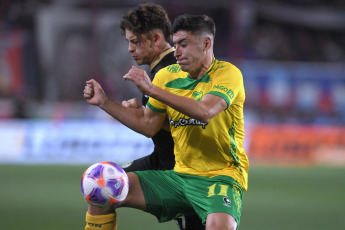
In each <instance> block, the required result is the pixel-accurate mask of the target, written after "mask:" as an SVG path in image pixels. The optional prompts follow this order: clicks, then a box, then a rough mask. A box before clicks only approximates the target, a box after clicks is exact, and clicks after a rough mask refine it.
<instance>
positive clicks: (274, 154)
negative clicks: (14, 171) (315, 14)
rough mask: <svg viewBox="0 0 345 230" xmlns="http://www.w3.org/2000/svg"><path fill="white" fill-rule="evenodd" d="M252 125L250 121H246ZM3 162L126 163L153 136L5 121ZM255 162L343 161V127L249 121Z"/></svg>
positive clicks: (84, 123) (144, 150) (145, 149)
mask: <svg viewBox="0 0 345 230" xmlns="http://www.w3.org/2000/svg"><path fill="white" fill-rule="evenodd" d="M247 124H248V123H247ZM0 145H1V148H0V163H15V164H90V163H94V162H98V161H104V160H109V161H114V162H116V163H118V164H125V163H128V162H130V161H132V160H134V159H137V158H140V157H143V156H145V155H148V154H150V153H151V152H152V150H153V144H152V140H151V139H150V138H147V137H145V136H143V135H140V134H138V133H136V132H134V131H132V130H130V129H128V128H127V127H125V126H123V125H122V124H120V123H118V122H114V121H112V120H109V121H108V120H98V121H96V120H93V119H89V120H36V121H34V120H2V121H0ZM244 147H245V150H246V153H247V154H248V157H249V161H250V164H251V165H253V166H261V165H262V166H313V165H332V166H345V127H344V126H331V125H327V126H326V125H286V124H258V123H256V124H255V123H254V124H248V125H246V138H245V143H244Z"/></svg>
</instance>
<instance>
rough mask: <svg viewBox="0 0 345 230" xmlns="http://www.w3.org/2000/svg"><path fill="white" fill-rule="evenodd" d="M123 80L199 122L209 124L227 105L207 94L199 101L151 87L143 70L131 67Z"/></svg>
mask: <svg viewBox="0 0 345 230" xmlns="http://www.w3.org/2000/svg"><path fill="white" fill-rule="evenodd" d="M124 79H125V80H131V81H133V82H134V84H135V85H136V86H137V88H138V89H139V90H140V91H141V92H142V93H143V94H145V95H148V96H150V97H152V98H155V99H156V100H159V101H161V102H163V103H164V104H166V105H168V106H170V107H172V108H174V109H176V110H177V111H179V112H181V113H183V114H185V115H187V116H190V117H193V118H195V119H197V120H199V121H201V122H205V123H206V122H209V121H210V120H211V119H212V118H213V117H215V116H216V115H218V114H219V113H220V112H222V111H224V110H225V109H226V108H227V107H228V104H227V102H226V101H225V100H224V99H223V98H222V97H219V96H216V95H213V94H207V95H205V96H204V97H203V99H202V100H201V101H196V100H193V99H191V98H186V97H183V96H178V95H176V94H173V93H170V92H168V91H166V90H164V89H161V88H159V87H157V86H155V85H153V84H152V83H151V81H150V79H149V78H148V76H147V74H146V72H145V71H144V70H141V69H138V68H136V67H132V69H131V70H130V71H129V72H128V74H126V75H125V76H124Z"/></svg>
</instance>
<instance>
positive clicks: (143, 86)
mask: <svg viewBox="0 0 345 230" xmlns="http://www.w3.org/2000/svg"><path fill="white" fill-rule="evenodd" d="M123 79H124V80H130V81H132V82H133V83H134V84H135V85H136V87H137V88H138V89H139V90H140V92H141V93H142V94H144V95H148V96H150V91H151V89H152V88H153V87H154V86H153V84H152V82H151V79H150V78H149V76H148V75H147V73H146V71H145V70H143V69H139V68H137V67H135V66H132V69H130V70H129V72H128V73H127V74H126V75H125V76H123Z"/></svg>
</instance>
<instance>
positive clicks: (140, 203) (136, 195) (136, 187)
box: [120, 172, 146, 211]
mask: <svg viewBox="0 0 345 230" xmlns="http://www.w3.org/2000/svg"><path fill="white" fill-rule="evenodd" d="M127 176H128V180H129V191H128V195H127V197H126V199H125V200H124V201H123V203H122V204H121V205H120V206H122V207H131V208H137V209H140V210H143V211H145V209H146V203H145V197H144V193H143V191H142V188H141V185H140V181H139V178H138V176H137V175H136V174H135V173H132V172H129V173H127Z"/></svg>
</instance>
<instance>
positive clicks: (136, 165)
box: [124, 52, 176, 172]
mask: <svg viewBox="0 0 345 230" xmlns="http://www.w3.org/2000/svg"><path fill="white" fill-rule="evenodd" d="M172 64H176V59H175V57H174V52H170V53H168V54H167V55H165V56H164V57H163V58H162V59H161V60H160V61H159V62H158V63H157V65H156V66H155V67H154V68H153V69H152V70H151V72H150V73H149V77H150V79H151V81H152V80H153V78H154V77H155V75H156V73H157V72H158V71H159V70H160V69H162V68H165V67H167V66H169V65H172ZM147 101H148V97H147V96H146V95H143V97H142V104H143V105H146V103H147ZM152 141H153V144H154V150H153V152H152V153H151V154H150V155H148V156H145V157H143V158H140V159H137V160H135V161H134V162H132V164H131V165H129V166H128V167H124V169H125V171H126V172H132V171H144V170H169V169H173V168H174V165H175V155H174V141H173V139H172V136H171V133H170V132H168V131H166V130H163V129H161V130H159V131H158V132H157V133H156V135H154V136H153V137H152Z"/></svg>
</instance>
